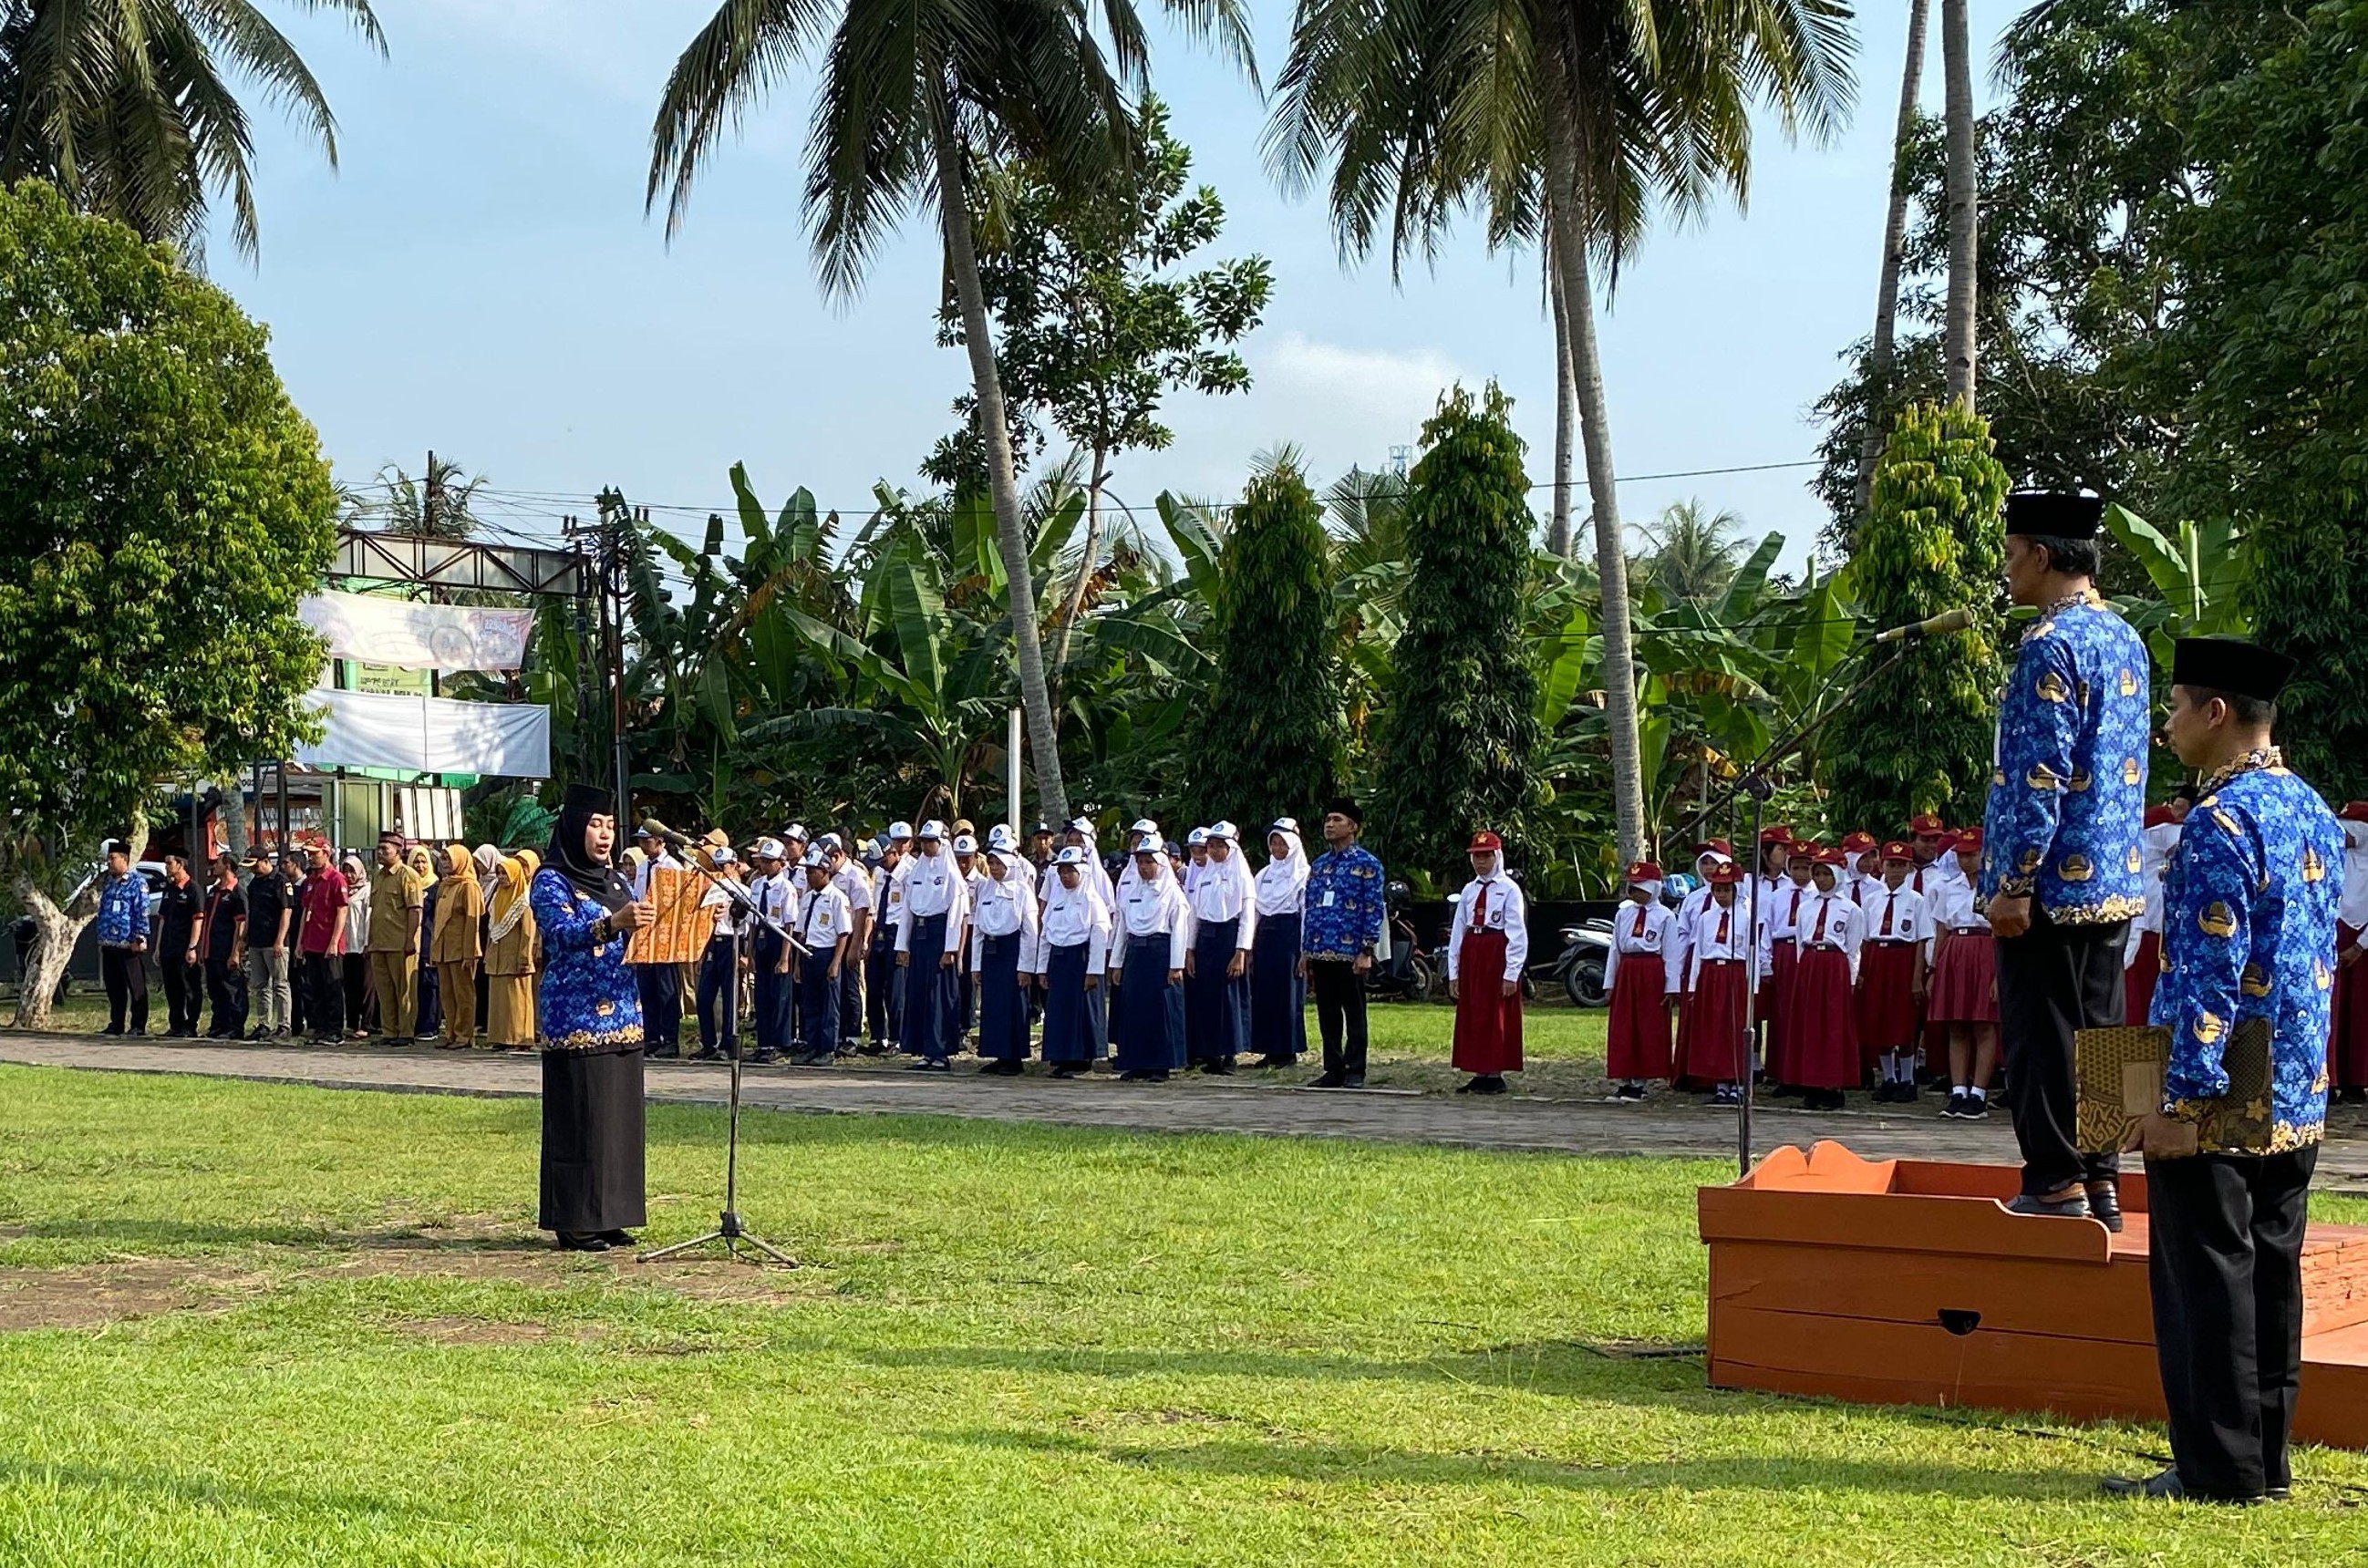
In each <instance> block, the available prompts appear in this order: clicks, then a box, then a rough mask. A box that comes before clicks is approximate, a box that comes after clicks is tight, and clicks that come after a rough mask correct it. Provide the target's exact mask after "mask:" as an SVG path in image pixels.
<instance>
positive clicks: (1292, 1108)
mask: <svg viewBox="0 0 2368 1568" xmlns="http://www.w3.org/2000/svg"><path fill="white" fill-rule="evenodd" d="M0 1062H22V1063H26V1064H28V1065H35V1066H46V1067H68V1068H76V1069H83V1070H98V1071H111V1072H128V1073H190V1074H202V1075H206V1076H211V1077H224V1078H248V1079H256V1080H261V1081H268V1082H278V1083H292V1084H305V1085H313V1086H316V1087H320V1088H332V1089H376V1090H382V1091H388V1092H393V1093H412V1094H450V1095H480V1096H535V1095H537V1094H539V1093H541V1062H540V1061H539V1060H538V1059H537V1058H536V1057H534V1056H532V1055H529V1054H525V1053H518V1052H493V1051H467V1052H461V1051H437V1050H434V1049H432V1048H427V1047H393V1048H389V1047H378V1046H370V1047H342V1046H340V1047H324V1048H317V1049H308V1048H303V1047H291V1046H284V1045H237V1044H225V1043H223V1042H221V1041H208V1040H132V1041H125V1040H101V1039H96V1038H92V1037H89V1036H78V1035H59V1034H20V1033H10V1032H0ZM648 1082H649V1095H650V1097H651V1099H653V1100H656V1101H662V1102H666V1103H673V1104H682V1105H720V1104H723V1102H724V1100H725V1098H726V1096H727V1094H728V1092H729V1086H730V1074H729V1072H728V1070H727V1069H725V1068H723V1067H721V1066H716V1065H712V1064H708V1063H700V1062H651V1063H650V1064H649V1079H648ZM741 1098H742V1103H743V1104H745V1105H748V1106H753V1107H757V1108H763V1109H767V1110H777V1111H795V1112H808V1113H839V1114H854V1115H919V1116H955V1117H973V1118H981V1119H989V1120H996V1121H1036V1122H1053V1123H1059V1124H1062V1125H1064V1126H1072V1127H1098V1128H1110V1129H1117V1130H1124V1131H1139V1132H1237V1133H1251V1134H1257V1135H1260V1136H1271V1137H1296V1138H1338V1139H1348V1140H1353V1141H1358V1142H1376V1143H1430V1144H1440V1145H1446V1146H1449V1147H1455V1148H1471V1149H1505V1150H1532V1151H1543V1152H1550V1153H1571V1154H1660V1155H1691V1156H1699V1157H1705V1158H1711V1159H1732V1158H1734V1157H1735V1153H1736V1119H1735V1116H1734V1113H1732V1112H1731V1111H1729V1112H1722V1111H1714V1110H1711V1109H1708V1108H1705V1107H1703V1106H1702V1103H1701V1102H1700V1101H1699V1100H1698V1099H1697V1098H1696V1097H1694V1096H1667V1097H1664V1098H1659V1099H1656V1100H1653V1101H1648V1102H1646V1103H1645V1105H1643V1106H1641V1107H1634V1106H1611V1105H1604V1104H1600V1103H1593V1102H1586V1101H1577V1100H1553V1099H1538V1098H1531V1097H1528V1096H1520V1095H1512V1096H1506V1097H1504V1098H1502V1099H1495V1100H1485V1099H1483V1100H1475V1099H1469V1098H1461V1097H1455V1096H1441V1095H1424V1094H1416V1093H1411V1092H1408V1091H1404V1090H1362V1091H1360V1090H1347V1091H1343V1090H1325V1089H1309V1088H1301V1087H1296V1086H1294V1085H1292V1084H1289V1083H1272V1082H1263V1081H1256V1080H1252V1079H1250V1078H1249V1077H1248V1076H1247V1074H1245V1075H1244V1076H1242V1077H1239V1078H1235V1079H1233V1080H1230V1081H1225V1082H1218V1081H1213V1080H1210V1079H1206V1078H1199V1077H1180V1078H1178V1079H1177V1080H1176V1081H1173V1082H1170V1083H1167V1084H1162V1085H1133V1084H1121V1083H1118V1082H1116V1081H1115V1080H1113V1079H1111V1078H1110V1077H1108V1076H1106V1075H1101V1074H1097V1075H1095V1076H1092V1077H1088V1078H1084V1079H1078V1080H1075V1081H1072V1082H1066V1083H1056V1082H1053V1080H1051V1079H1048V1078H1042V1077H1039V1076H1036V1075H1034V1074H1033V1073H1032V1072H1031V1074H1030V1075H1029V1076H1027V1077H1024V1078H986V1077H982V1076H980V1075H979V1074H978V1073H977V1071H976V1069H975V1067H974V1066H973V1065H972V1064H971V1063H969V1062H960V1063H957V1065H956V1066H955V1069H954V1071H953V1072H952V1073H951V1074H918V1073H912V1072H909V1071H905V1070H904V1069H902V1068H901V1067H892V1066H886V1065H879V1066H874V1065H857V1064H849V1063H841V1064H840V1065H839V1066H837V1067H833V1068H827V1069H811V1068H808V1069H798V1068H780V1067H752V1068H750V1069H748V1070H747V1072H746V1074H745V1075H744V1077H743V1081H742V1090H741ZM1939 1113H1940V1105H1939V1102H1938V1101H1937V1100H1933V1099H1927V1100H1926V1101H1925V1102H1924V1103H1923V1104H1922V1105H1921V1106H1920V1107H1918V1108H1917V1109H1916V1110H1914V1111H1913V1112H1908V1113H1902V1112H1900V1111H1897V1110H1893V1109H1888V1108H1874V1107H1872V1106H1869V1107H1868V1108H1863V1109H1860V1108H1851V1109H1846V1110H1839V1111H1828V1112H1817V1113H1812V1112H1806V1111H1802V1110H1799V1109H1796V1108H1792V1107H1790V1106H1788V1105H1787V1104H1786V1103H1785V1102H1783V1101H1781V1100H1780V1101H1775V1102H1772V1103H1765V1104H1763V1105H1761V1106H1760V1107H1759V1111H1758V1113H1757V1115H1756V1117H1755V1119H1754V1120H1755V1133H1756V1136H1755V1139H1754V1142H1755V1144H1756V1146H1757V1147H1758V1149H1759V1152H1760V1153H1766V1152H1767V1151H1768V1150H1770V1149H1772V1148H1774V1147H1775V1146H1777V1145H1778V1144H1780V1143H1802V1142H1812V1141H1815V1140H1817V1139H1822V1138H1833V1139H1839V1141H1841V1142H1844V1143H1847V1144H1849V1145H1850V1147H1851V1148H1852V1149H1854V1150H1856V1151H1857V1152H1859V1153H1861V1154H1865V1155H1868V1156H1870V1157H1873V1158H1887V1157H1901V1158H1918V1159H1949V1160H1982V1161H1993V1162H2003V1163H2010V1162H2012V1161H2013V1159H2014V1157H2015V1151H2014V1134H2013V1132H2012V1131H2011V1130H2010V1129H2009V1127H2008V1125H2007V1121H2006V1117H2005V1115H2004V1113H2003V1112H2000V1113H1997V1114H1994V1115H1993V1116H1992V1117H1991V1118H1990V1119H1988V1120H1987V1121H1980V1122H1959V1121H1946V1120H1943V1119H1941V1117H1940V1114H1939ZM2337 1131H2338V1134H2339V1135H2338V1137H2337V1139H2336V1140H2335V1142H2334V1144H2333V1147H2331V1148H2330V1150H2329V1152H2328V1157H2326V1158H2325V1159H2323V1161H2322V1164H2321V1167H2320V1173H2319V1181H2318V1185H2319V1186H2320V1187H2322V1188H2326V1187H2362V1186H2363V1185H2368V1124H2361V1123H2360V1121H2359V1117H2358V1113H2357V1112H2351V1113H2348V1115H2347V1116H2346V1117H2345V1118H2342V1119H2339V1122H2338V1126H2337ZM2346 1134H2348V1136H2346Z"/></svg>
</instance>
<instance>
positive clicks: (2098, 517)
mask: <svg viewBox="0 0 2368 1568" xmlns="http://www.w3.org/2000/svg"><path fill="white" fill-rule="evenodd" d="M2104 521H2105V500H2104V497H2103V496H2101V495H2083V494H2075V493H2072V492H2067V491H2059V490H2018V491H2015V492H2014V493H2013V494H2010V495H2009V496H2008V497H2007V498H2006V531H2007V532H2009V533H2010V534H2039V535H2042V536H2044V537H2045V538H2047V539H2095V538H2096V537H2097V530H2098V529H2099V528H2101V527H2103V525H2104Z"/></svg>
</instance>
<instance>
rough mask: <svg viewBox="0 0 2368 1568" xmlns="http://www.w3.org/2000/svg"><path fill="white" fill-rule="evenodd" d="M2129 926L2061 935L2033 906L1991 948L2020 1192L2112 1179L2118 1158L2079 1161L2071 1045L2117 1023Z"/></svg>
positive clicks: (2069, 929) (2075, 929) (2070, 929)
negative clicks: (2014, 931)
mask: <svg viewBox="0 0 2368 1568" xmlns="http://www.w3.org/2000/svg"><path fill="white" fill-rule="evenodd" d="M2129 928H2130V923H2129V922H2128V921H2126V920H2116V921H2113V922H2112V924H2110V925H2104V926H2059V925H2057V924H2055V922H2054V921H2053V920H2050V919H2049V918H2048V917H2047V912H2046V911H2045V910H2043V909H2041V908H2040V907H2039V905H2038V903H2037V902H2036V901H2034V902H2033V903H2032V906H2031V929H2030V930H2028V931H2026V932H2024V933H2023V934H2022V935H2021V936H2020V937H2014V938H2012V939H2011V940H2007V939H2001V940H2000V941H1999V942H1998V1037H1999V1040H2000V1042H2001V1043H2002V1044H2003V1045H2004V1047H2005V1049H2006V1071H2007V1077H2008V1080H2009V1082H2010V1083H2011V1084H2012V1085H2013V1088H2014V1139H2015V1142H2017V1143H2019V1144H2021V1146H2022V1190H2023V1191H2024V1192H2025V1193H2027V1194H2030V1195H2032V1196H2033V1197H2038V1196H2042V1195H2044V1194H2046V1193H2051V1192H2054V1191H2055V1190H2057V1189H2058V1188H2060V1187H2064V1186H2066V1184H2067V1183H2071V1182H2081V1181H2100V1180H2102V1179H2104V1178H2106V1177H2108V1176H2116V1175H2119V1174H2120V1172H2121V1168H2122V1157H2121V1156H2120V1155H2119V1154H2084V1153H2081V1152H2080V1145H2079V1141H2078V1131H2077V1129H2076V1127H2075V1125H2074V1123H2075V1120H2076V1114H2077V1111H2078V1103H2079V1090H2078V1085H2077V1084H2076V1083H2075V1081H2074V1079H2073V1074H2072V1036H2073V1035H2074V1033H2075V1032H2076V1031H2078V1030H2080V1029H2094V1028H2109V1027H2111V1026H2112V1025H2115V1024H2118V1023H2120V1022H2121V1021H2122V1013H2123V991H2122V942H2123V937H2126V936H2127V935H2128V933H2129Z"/></svg>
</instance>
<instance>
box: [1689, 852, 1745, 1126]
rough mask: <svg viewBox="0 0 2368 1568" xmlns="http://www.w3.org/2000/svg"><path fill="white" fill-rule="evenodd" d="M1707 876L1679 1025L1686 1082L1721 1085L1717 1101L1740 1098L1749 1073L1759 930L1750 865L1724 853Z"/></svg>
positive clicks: (1693, 932)
mask: <svg viewBox="0 0 2368 1568" xmlns="http://www.w3.org/2000/svg"><path fill="white" fill-rule="evenodd" d="M1703 875H1704V880H1705V886H1706V887H1707V889H1708V893H1707V896H1706V897H1705V898H1704V899H1703V901H1702V906H1701V907H1700V908H1699V909H1697V910H1695V911H1694V913H1693V914H1692V915H1691V916H1688V917H1687V921H1688V924H1690V925H1691V927H1692V929H1691V931H1690V932H1689V933H1687V936H1686V940H1685V952H1686V958H1685V960H1684V962H1683V963H1682V964H1681V965H1680V966H1679V976H1678V978H1679V984H1680V985H1681V986H1682V987H1683V988H1684V990H1685V993H1686V1005H1685V1009H1684V1013H1683V1015H1682V1017H1680V1019H1679V1028H1678V1081H1679V1085H1689V1084H1691V1085H1701V1084H1709V1085H1713V1086H1714V1090H1715V1092H1714V1093H1713V1096H1712V1103H1713V1104H1714V1105H1722V1106H1730V1105H1740V1104H1741V1103H1742V1100H1743V1090H1742V1082H1743V1074H1745V1073H1747V1072H1748V1071H1750V1033H1749V1028H1748V1022H1747V1009H1748V1006H1749V1003H1750V999H1751V970H1752V964H1753V961H1754V958H1753V953H1754V949H1756V948H1757V947H1758V946H1759V937H1758V936H1757V935H1756V934H1755V932H1754V931H1753V928H1752V927H1753V921H1752V918H1751V913H1750V908H1749V903H1748V900H1746V899H1745V898H1744V897H1742V896H1741V894H1742V892H1743V889H1744V887H1745V886H1746V883H1745V881H1744V871H1743V868H1742V867H1740V866H1738V865H1736V863H1735V862H1734V861H1733V860H1732V859H1721V860H1718V861H1716V862H1714V863H1713V865H1712V866H1711V868H1710V869H1709V870H1707V871H1706V872H1705V873H1703Z"/></svg>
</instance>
